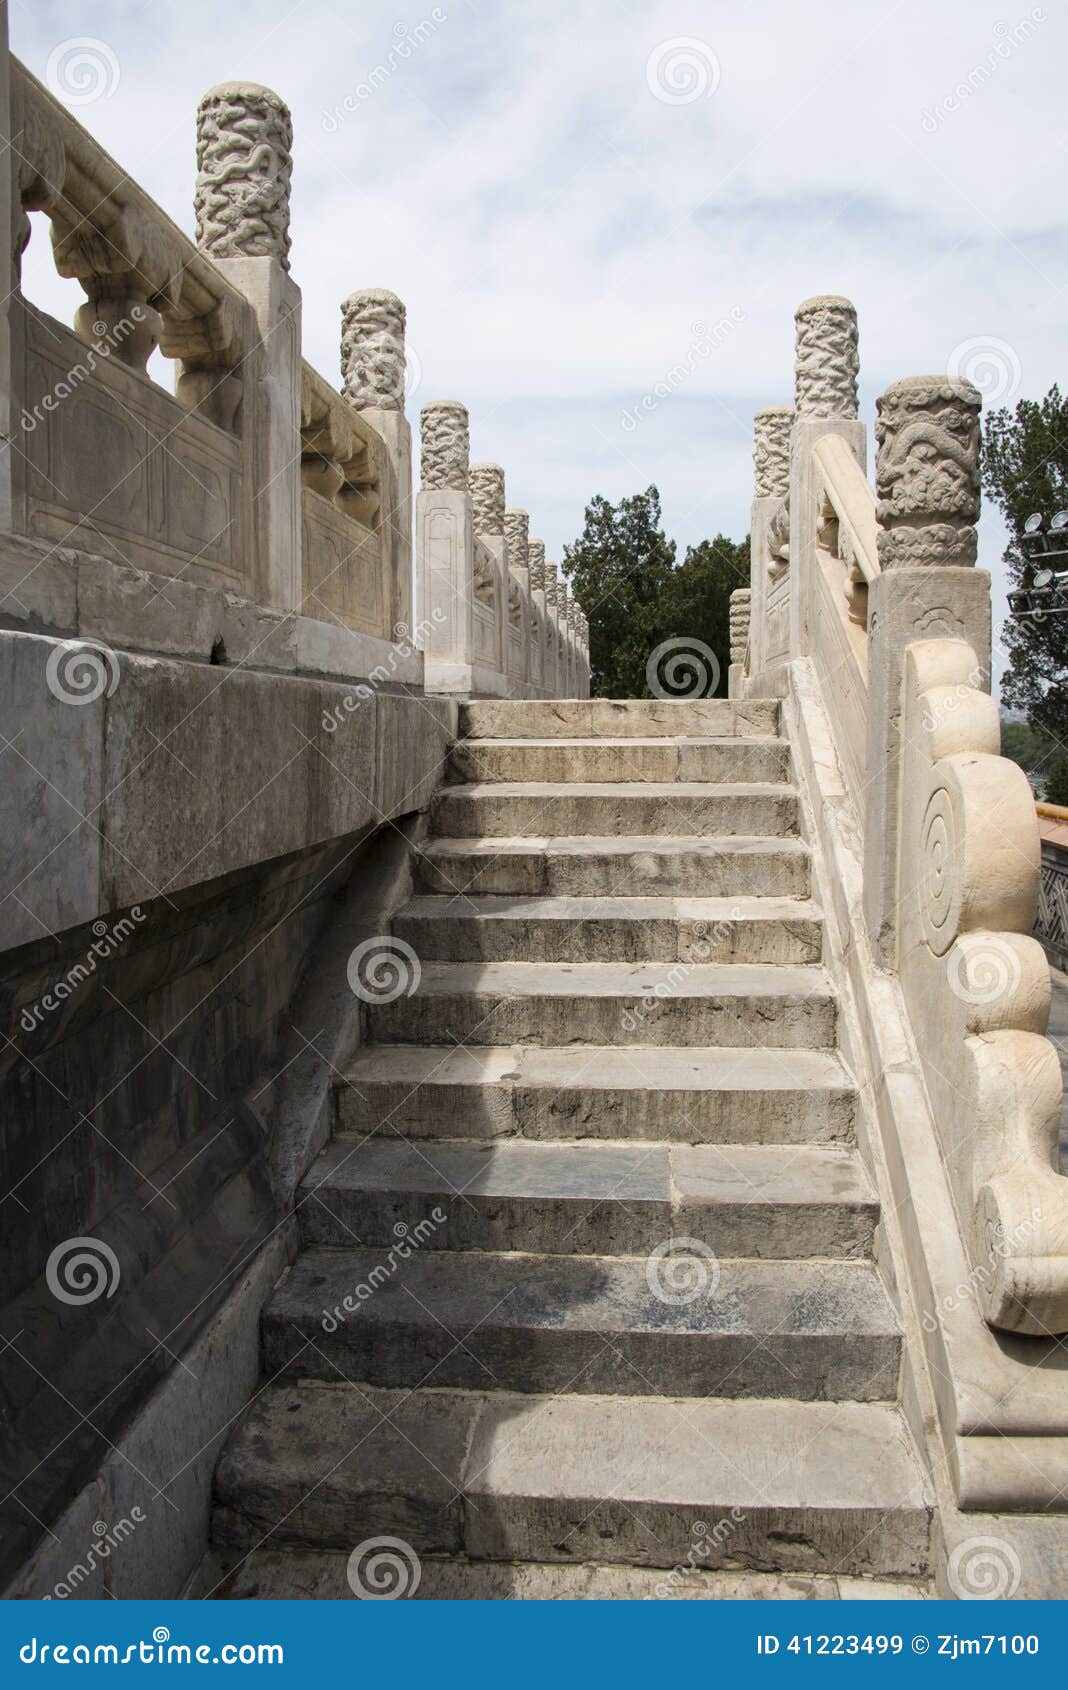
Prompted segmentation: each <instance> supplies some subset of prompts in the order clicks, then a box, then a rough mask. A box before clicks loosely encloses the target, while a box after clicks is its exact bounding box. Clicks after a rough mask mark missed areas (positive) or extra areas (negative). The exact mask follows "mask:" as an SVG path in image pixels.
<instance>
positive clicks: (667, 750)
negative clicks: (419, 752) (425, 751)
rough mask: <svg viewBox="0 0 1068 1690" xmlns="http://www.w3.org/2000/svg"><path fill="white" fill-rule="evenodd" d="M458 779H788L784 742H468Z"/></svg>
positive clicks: (456, 755)
mask: <svg viewBox="0 0 1068 1690" xmlns="http://www.w3.org/2000/svg"><path fill="white" fill-rule="evenodd" d="M449 766H450V769H451V772H452V777H453V779H454V780H457V781H594V782H599V781H613V782H615V781H657V782H664V781H676V780H678V781H761V782H764V781H785V780H787V779H788V778H789V766H790V748H789V746H788V745H787V744H786V742H785V741H784V740H780V739H772V738H766V739H760V738H755V737H754V738H750V739H733V738H723V739H691V740H685V739H683V740H675V739H624V740H611V739H586V740H584V739H562V740H557V739H545V740H539V739H515V740H503V739H480V740H475V739H469V740H460V741H459V743H458V744H457V745H456V746H454V748H453V752H452V757H451V759H450V765H449Z"/></svg>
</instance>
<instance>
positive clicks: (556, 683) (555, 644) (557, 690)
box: [530, 540, 563, 698]
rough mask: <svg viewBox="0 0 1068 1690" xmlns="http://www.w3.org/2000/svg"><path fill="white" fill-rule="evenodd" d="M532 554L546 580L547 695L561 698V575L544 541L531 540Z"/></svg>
mask: <svg viewBox="0 0 1068 1690" xmlns="http://www.w3.org/2000/svg"><path fill="white" fill-rule="evenodd" d="M530 556H531V559H532V560H533V559H535V558H538V559H540V563H541V571H542V579H543V580H544V582H545V683H544V685H545V697H546V698H561V697H562V696H563V694H562V692H561V685H562V680H563V677H562V676H561V673H560V633H559V627H558V624H557V605H556V598H557V592H558V590H559V585H560V581H559V576H558V574H557V569H556V565H555V563H549V562H548V561H547V560H546V557H545V543H544V541H542V540H531V542H530ZM531 567H532V568H533V569H535V571H536V569H537V564H536V563H533V562H532V565H531Z"/></svg>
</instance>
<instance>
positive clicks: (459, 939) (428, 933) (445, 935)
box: [393, 894, 823, 963]
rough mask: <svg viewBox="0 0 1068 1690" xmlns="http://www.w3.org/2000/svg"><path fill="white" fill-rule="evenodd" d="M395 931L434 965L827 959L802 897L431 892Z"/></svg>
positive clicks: (405, 911)
mask: <svg viewBox="0 0 1068 1690" xmlns="http://www.w3.org/2000/svg"><path fill="white" fill-rule="evenodd" d="M393 932H394V933H395V934H396V935H397V937H398V938H401V939H403V940H404V941H405V943H406V944H409V945H411V946H412V948H413V950H414V951H415V952H416V954H417V955H418V956H419V957H421V958H422V959H423V960H424V961H427V962H431V961H433V962H513V961H514V962H754V963H756V962H759V963H769V962H789V963H807V962H819V961H820V958H821V956H822V954H823V915H822V911H821V910H820V909H819V908H818V907H817V906H816V905H814V904H812V903H810V902H809V901H808V900H807V899H797V898H744V897H743V898H534V897H522V896H516V897H503V896H494V895H493V894H488V895H478V896H475V897H470V896H466V895H465V896H463V897H454V898H448V897H442V896H433V895H427V896H425V897H416V898H412V899H410V900H409V902H408V903H407V904H405V905H404V907H403V908H402V909H401V910H399V911H398V913H397V914H396V915H395V916H394V918H393Z"/></svg>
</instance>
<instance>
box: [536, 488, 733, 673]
mask: <svg viewBox="0 0 1068 1690" xmlns="http://www.w3.org/2000/svg"><path fill="white" fill-rule="evenodd" d="M563 569H564V573H565V574H566V575H567V576H568V577H569V580H570V585H571V590H572V591H573V593H574V595H575V597H576V598H577V599H578V601H579V603H580V604H581V605H582V607H583V609H584V611H585V612H586V615H587V616H588V618H589V623H590V691H591V693H592V695H593V696H594V697H596V698H649V697H650V696H651V689H650V686H649V677H648V674H647V665H648V663H649V659H650V657H651V655H652V654H653V653H654V652H655V651H657V649H658V648H659V647H660V646H662V645H664V643H665V642H666V641H669V640H678V641H679V642H680V645H679V651H680V664H679V669H678V672H677V676H676V684H677V687H678V690H679V691H680V692H683V693H685V692H688V691H689V690H690V689H691V687H692V686H693V683H694V671H693V670H692V669H688V668H687V667H686V665H685V650H686V648H689V649H691V650H697V651H698V652H699V648H700V647H701V646H705V647H707V648H708V649H709V650H710V651H711V652H712V653H713V654H714V656H715V658H716V660H717V664H718V669H719V674H718V678H717V684H716V686H715V688H714V689H713V688H711V687H704V688H702V691H704V692H706V693H707V694H708V695H709V696H711V695H712V692H713V690H714V692H715V694H717V695H722V694H724V693H725V692H726V690H727V664H728V659H729V611H730V595H731V593H732V592H733V591H734V589H735V588H736V587H745V586H748V584H749V541H748V539H746V540H743V541H740V542H738V541H734V540H729V539H727V538H726V537H725V536H724V535H722V534H719V535H717V536H716V538H715V539H714V540H702V541H701V543H700V544H699V545H697V546H689V547H688V548H687V551H686V556H685V558H684V560H683V561H682V563H677V562H676V547H675V542H674V541H673V540H669V539H668V538H667V536H666V534H665V533H664V530H663V527H662V524H661V510H660V494H659V492H658V490H657V489H656V488H655V487H647V488H646V490H645V492H644V493H635V494H633V495H632V496H631V497H630V498H626V499H621V500H620V502H619V504H618V505H613V504H611V503H610V502H609V501H608V500H607V499H605V498H602V497H601V495H600V494H598V495H597V497H596V498H595V499H593V500H592V501H591V502H590V504H588V505H587V507H586V521H585V526H584V528H583V531H582V534H581V535H580V536H579V538H578V539H577V540H576V541H575V542H574V544H573V545H570V546H565V547H564V554H563ZM705 669H706V672H707V670H708V665H707V664H706V665H705ZM657 672H658V673H659V674H661V675H662V674H663V668H662V665H658V669H657Z"/></svg>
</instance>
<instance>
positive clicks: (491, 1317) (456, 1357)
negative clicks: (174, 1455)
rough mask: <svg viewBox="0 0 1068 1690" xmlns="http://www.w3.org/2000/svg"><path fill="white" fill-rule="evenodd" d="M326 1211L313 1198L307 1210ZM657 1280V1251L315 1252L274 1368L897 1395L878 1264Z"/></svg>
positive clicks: (276, 1344) (435, 1379) (895, 1331)
mask: <svg viewBox="0 0 1068 1690" xmlns="http://www.w3.org/2000/svg"><path fill="white" fill-rule="evenodd" d="M331 1197H332V1194H331ZM331 1197H328V1198H327V1203H328V1204H329V1205H330V1207H331V1208H332V1207H333V1204H332V1201H331ZM315 1210H316V1202H315V1200H314V1199H311V1200H310V1201H307V1202H305V1203H304V1205H303V1210H302V1213H303V1214H305V1215H310V1216H311V1217H312V1218H313V1219H314V1215H315ZM316 1230H318V1229H316ZM323 1230H324V1231H326V1232H327V1233H328V1234H329V1232H330V1228H329V1227H327V1228H325V1229H323ZM668 1230H669V1229H665V1232H664V1236H667V1233H668ZM330 1241H331V1242H334V1243H336V1242H337V1239H336V1238H333V1239H331V1240H330ZM573 1247H574V1249H575V1250H576V1251H581V1250H582V1249H583V1248H584V1247H585V1241H584V1239H583V1237H582V1236H576V1238H575V1240H574V1246H573ZM657 1283H658V1282H657V1280H656V1278H655V1275H651V1274H650V1272H649V1269H648V1263H647V1261H646V1259H645V1258H644V1257H641V1258H637V1259H635V1258H633V1257H616V1258H611V1257H606V1256H594V1255H583V1254H574V1255H563V1256H546V1255H537V1254H519V1253H512V1254H480V1253H474V1254H463V1253H461V1252H458V1251H453V1252H448V1253H446V1254H445V1255H444V1256H442V1255H433V1254H432V1253H431V1252H429V1251H427V1250H425V1249H424V1250H423V1251H415V1252H413V1254H412V1255H411V1256H410V1257H409V1259H408V1260H407V1261H406V1262H402V1263H400V1264H399V1265H398V1264H397V1263H396V1262H395V1261H392V1262H391V1258H390V1256H389V1252H388V1250H360V1249H355V1248H352V1247H351V1246H350V1247H349V1248H341V1249H325V1248H319V1249H310V1250H308V1251H306V1252H305V1254H304V1255H303V1256H301V1258H300V1260H299V1261H298V1263H297V1265H296V1266H295V1268H294V1269H293V1271H292V1273H291V1274H290V1275H289V1277H288V1279H287V1280H286V1282H285V1284H284V1285H282V1286H281V1287H280V1288H279V1289H278V1291H277V1292H276V1293H275V1296H274V1298H273V1299H272V1301H271V1304H270V1306H269V1308H268V1309H267V1310H266V1312H265V1316H264V1362H265V1366H266V1369H267V1372H268V1375H269V1376H270V1377H272V1378H274V1377H276V1375H277V1373H278V1372H279V1370H281V1369H285V1370H286V1371H287V1372H288V1373H289V1374H291V1375H292V1376H294V1377H317V1378H321V1379H324V1380H327V1381H330V1380H334V1381H337V1380H338V1379H343V1378H344V1379H359V1380H362V1381H364V1382H366V1383H369V1384H374V1385H385V1386H402V1385H403V1386H408V1387H410V1388H413V1389H415V1388H418V1387H420V1386H424V1385H426V1386H430V1387H434V1388H435V1389H436V1388H439V1387H443V1386H458V1387H463V1388H466V1389H470V1390H515V1391H566V1392H571V1393H579V1394H588V1393H590V1392H594V1393H598V1394H613V1395H614V1394H619V1395H625V1396H659V1395H663V1394H665V1393H666V1394H668V1395H680V1396H692V1397H762V1398H769V1397H784V1398H790V1399H792V1400H805V1401H810V1400H814V1399H820V1400H823V1401H830V1402H840V1401H846V1400H851V1401H858V1402H859V1401H878V1400H889V1399H890V1398H892V1397H893V1396H894V1395H895V1393H896V1389H897V1377H898V1369H899V1366H900V1331H899V1327H898V1322H897V1318H896V1316H895V1314H894V1312H893V1310H892V1308H891V1307H890V1304H889V1302H888V1301H887V1298H886V1293H885V1292H884V1291H883V1289H882V1287H881V1286H880V1284H879V1281H878V1279H877V1277H876V1275H875V1272H874V1270H873V1269H872V1268H871V1267H870V1266H863V1267H861V1266H856V1265H852V1264H847V1263H840V1262H799V1263H797V1264H795V1265H794V1266H793V1267H792V1268H791V1271H790V1273H789V1274H784V1273H783V1272H782V1271H781V1269H780V1268H779V1267H778V1266H776V1265H775V1264H772V1263H767V1262H755V1261H738V1260H724V1261H722V1262H720V1264H719V1266H718V1268H717V1270H716V1273H715V1275H710V1276H709V1278H708V1281H707V1284H706V1286H705V1288H704V1289H703V1290H702V1291H701V1293H700V1295H698V1296H696V1297H694V1298H693V1299H692V1300H689V1301H686V1302H684V1303H678V1304H673V1303H671V1302H667V1301H665V1300H664V1299H663V1298H662V1297H660V1296H658V1295H657V1294H656V1290H655V1287H656V1285H657ZM346 1298H347V1299H348V1301H347V1303H346V1301H345V1299H346Z"/></svg>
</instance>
